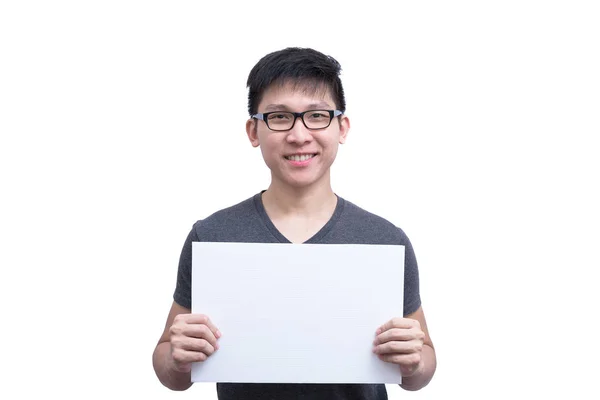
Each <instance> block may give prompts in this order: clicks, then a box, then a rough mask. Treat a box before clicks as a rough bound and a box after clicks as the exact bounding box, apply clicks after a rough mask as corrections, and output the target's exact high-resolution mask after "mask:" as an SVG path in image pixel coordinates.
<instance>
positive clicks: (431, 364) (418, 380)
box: [400, 344, 437, 391]
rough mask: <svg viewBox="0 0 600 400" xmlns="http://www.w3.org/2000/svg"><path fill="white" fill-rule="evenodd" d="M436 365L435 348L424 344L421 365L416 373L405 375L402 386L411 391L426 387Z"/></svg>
mask: <svg viewBox="0 0 600 400" xmlns="http://www.w3.org/2000/svg"><path fill="white" fill-rule="evenodd" d="M436 366H437V360H436V356H435V350H434V349H433V347H431V346H429V345H427V344H425V345H423V350H422V352H421V367H420V368H419V370H418V371H417V372H416V373H415V374H414V375H411V376H407V377H403V378H402V384H401V385H400V387H402V388H403V389H405V390H411V391H415V390H419V389H422V388H424V387H425V386H427V384H428V383H429V381H431V378H433V374H434V373H435V369H436Z"/></svg>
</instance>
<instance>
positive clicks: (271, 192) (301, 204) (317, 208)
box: [262, 180, 337, 216]
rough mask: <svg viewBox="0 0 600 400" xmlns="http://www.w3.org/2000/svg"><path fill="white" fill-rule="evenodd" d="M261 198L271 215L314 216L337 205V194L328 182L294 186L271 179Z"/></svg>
mask: <svg viewBox="0 0 600 400" xmlns="http://www.w3.org/2000/svg"><path fill="white" fill-rule="evenodd" d="M262 200H263V205H264V207H265V209H266V210H267V212H268V214H270V215H273V216H289V215H304V216H315V215H320V214H322V213H324V212H325V213H330V212H331V213H332V212H333V210H334V209H335V206H336V205H337V196H336V195H335V193H334V192H333V190H332V189H331V185H330V184H329V182H326V183H325V184H323V183H321V184H320V185H314V186H313V187H302V188H294V187H289V186H287V185H285V186H284V185H281V184H280V183H279V182H277V181H276V180H273V181H271V185H269V188H268V189H267V191H266V192H264V193H263V196H262Z"/></svg>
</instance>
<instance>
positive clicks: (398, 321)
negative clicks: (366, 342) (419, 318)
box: [375, 318, 416, 335]
mask: <svg viewBox="0 0 600 400" xmlns="http://www.w3.org/2000/svg"><path fill="white" fill-rule="evenodd" d="M415 322H416V321H415V320H414V319H410V318H392V319H390V320H389V321H387V322H386V323H385V324H383V325H381V326H380V327H379V328H377V331H376V332H375V334H377V335H379V334H380V333H382V332H385V331H387V330H390V329H394V328H402V329H410V328H412V327H413V326H414V324H415Z"/></svg>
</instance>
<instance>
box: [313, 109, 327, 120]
mask: <svg viewBox="0 0 600 400" xmlns="http://www.w3.org/2000/svg"><path fill="white" fill-rule="evenodd" d="M308 118H309V119H311V120H315V121H316V120H323V119H329V114H327V113H324V112H323V111H314V112H311V113H310V114H309V115H308Z"/></svg>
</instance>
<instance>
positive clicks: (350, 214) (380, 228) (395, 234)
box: [339, 199, 408, 244]
mask: <svg viewBox="0 0 600 400" xmlns="http://www.w3.org/2000/svg"><path fill="white" fill-rule="evenodd" d="M342 200H343V201H344V209H343V212H342V215H341V217H340V221H339V223H340V226H339V228H341V229H342V230H345V231H346V232H348V233H351V234H352V235H354V236H355V239H363V240H361V242H362V241H365V242H369V243H373V244H375V243H377V244H408V237H407V236H406V234H405V233H404V231H403V230H402V229H401V228H400V227H399V226H397V225H396V224H394V223H392V222H390V221H389V220H387V219H385V218H383V217H381V216H379V215H377V214H374V213H372V212H369V211H367V210H365V209H363V208H361V207H359V206H357V205H356V204H354V203H352V202H351V201H348V200H345V199H342Z"/></svg>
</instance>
